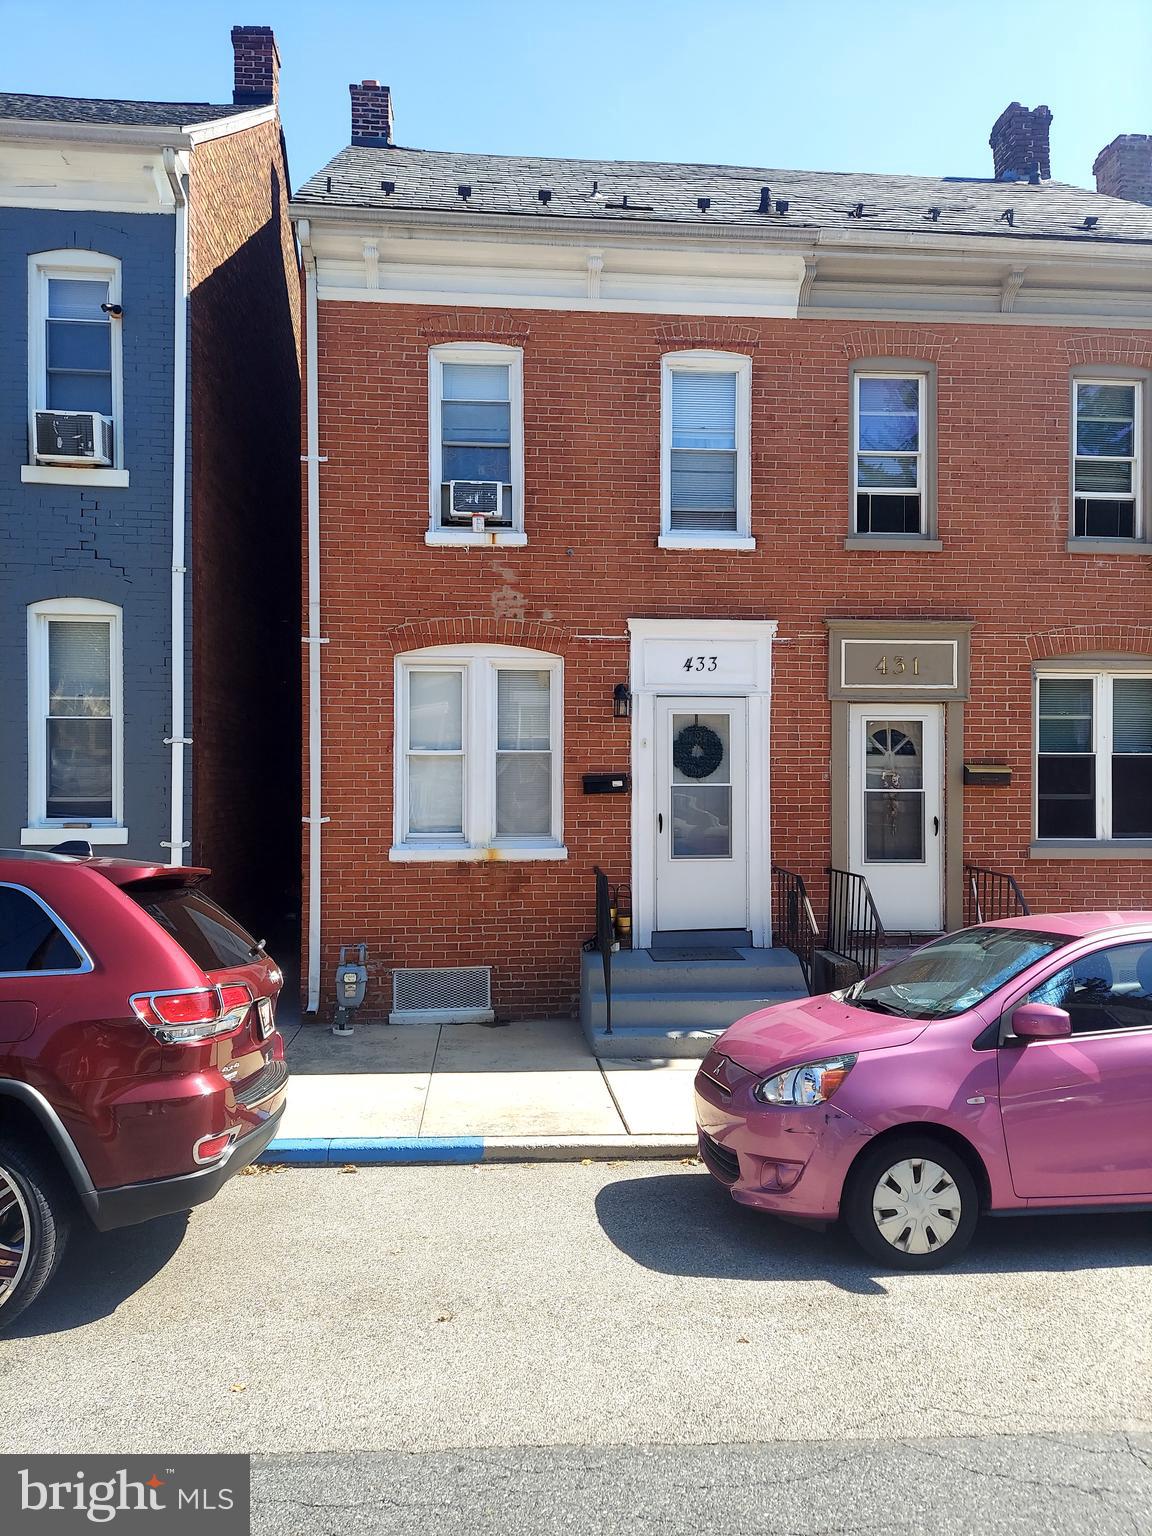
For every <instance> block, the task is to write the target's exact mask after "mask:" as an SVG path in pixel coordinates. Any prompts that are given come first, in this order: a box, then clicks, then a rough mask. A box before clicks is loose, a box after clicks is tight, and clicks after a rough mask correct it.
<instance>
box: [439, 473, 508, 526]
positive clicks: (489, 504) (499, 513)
mask: <svg viewBox="0 0 1152 1536" xmlns="http://www.w3.org/2000/svg"><path fill="white" fill-rule="evenodd" d="M447 485H448V507H447V515H448V516H449V517H450V518H452V519H454V520H455V521H459V522H463V523H468V522H471V521H472V519H473V518H474V517H482V518H483V519H484V520H485V522H489V523H502V522H503V521H504V487H503V485H502V484H501V482H500V481H499V480H449V481H448V482H447Z"/></svg>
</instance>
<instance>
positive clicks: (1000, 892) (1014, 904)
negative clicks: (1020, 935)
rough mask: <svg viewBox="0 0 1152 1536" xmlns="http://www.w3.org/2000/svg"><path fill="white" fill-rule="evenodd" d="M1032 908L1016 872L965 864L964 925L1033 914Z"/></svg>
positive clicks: (968, 925) (967, 926)
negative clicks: (1010, 872)
mask: <svg viewBox="0 0 1152 1536" xmlns="http://www.w3.org/2000/svg"><path fill="white" fill-rule="evenodd" d="M1031 915H1032V908H1031V907H1030V906H1029V905H1028V903H1027V901H1026V900H1025V897H1024V892H1023V891H1022V890H1021V889H1020V885H1019V883H1018V881H1017V879H1016V876H1015V875H1010V874H1008V873H1007V872H1006V871H1005V870H1000V869H985V868H984V867H983V866H982V865H980V864H965V866H964V926H965V927H966V928H970V927H971V926H972V924H973V923H992V922H995V921H996V920H997V919H998V918H1002V917H1031Z"/></svg>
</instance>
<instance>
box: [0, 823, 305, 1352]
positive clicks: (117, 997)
mask: <svg viewBox="0 0 1152 1536" xmlns="http://www.w3.org/2000/svg"><path fill="white" fill-rule="evenodd" d="M66 846H73V845H66ZM74 846H77V847H79V848H80V849H81V850H84V849H85V845H74ZM208 873H209V871H208V870H206V869H180V868H172V867H170V866H168V865H163V864H140V863H135V862H132V861H130V860H127V859H106V858H93V857H91V856H90V855H89V856H84V855H83V852H81V854H80V856H76V855H73V854H72V853H71V852H69V853H62V852H53V853H40V852H33V851H31V850H22V849H21V850H14V851H12V850H4V849H0V1327H2V1326H4V1325H5V1324H7V1323H8V1322H10V1321H11V1320H12V1319H13V1318H14V1317H15V1316H16V1314H17V1313H18V1312H21V1311H23V1309H24V1308H25V1307H26V1306H27V1305H28V1304H29V1303H30V1302H31V1301H32V1300H33V1299H34V1298H35V1297H36V1296H37V1295H38V1294H39V1292H40V1291H41V1290H42V1289H43V1287H44V1286H45V1285H46V1284H47V1282H48V1280H49V1278H50V1277H51V1275H52V1272H53V1270H54V1269H55V1267H56V1264H57V1262H58V1260H59V1258H60V1254H61V1252H62V1250H63V1247H64V1243H65V1240H66V1237H67V1233H68V1228H69V1225H70V1222H71V1221H72V1220H73V1219H74V1214H75V1212H76V1209H77V1206H79V1208H80V1209H82V1210H83V1211H85V1212H86V1213H87V1215H88V1216H89V1217H90V1218H91V1220H92V1221H93V1222H94V1223H95V1224H96V1226H97V1227H98V1228H100V1229H101V1230H102V1231H107V1230H109V1229H110V1228H113V1227H123V1226H128V1225H130V1224H131V1223H133V1222H138V1221H147V1220H149V1219H150V1218H151V1217H153V1216H163V1215H167V1214H169V1213H170V1212H173V1211H183V1210H187V1209H188V1207H189V1206H192V1205H197V1204H199V1203H200V1202H201V1201H203V1200H208V1199H211V1197H212V1196H213V1195H214V1194H215V1193H216V1191H217V1190H218V1189H219V1188H220V1187H221V1185H222V1184H223V1183H224V1182H225V1180H226V1179H228V1178H229V1177H230V1175H232V1174H234V1173H236V1172H237V1171H238V1170H239V1169H241V1168H243V1167H244V1166H245V1165H246V1164H247V1163H250V1162H251V1161H252V1159H253V1158H255V1157H257V1156H258V1155H259V1153H260V1152H261V1151H263V1149H264V1147H265V1146H266V1145H267V1144H268V1142H269V1141H270V1140H271V1139H272V1137H273V1136H274V1135H275V1133H276V1127H277V1124H278V1123H279V1121H280V1117H281V1115H282V1114H283V1112H284V1097H285V1088H286V1085H287V1081H288V1069H287V1067H286V1066H285V1065H284V1042H283V1040H282V1039H281V1037H280V1035H279V1034H278V1032H277V1030H276V1024H275V1018H274V1010H275V1006H276V998H277V995H278V994H279V991H280V988H281V985H282V978H281V975H280V972H279V970H278V969H277V967H276V966H275V964H274V963H273V961H272V960H271V959H269V957H268V956H267V955H266V954H265V953H264V949H263V946H262V945H261V944H260V943H258V942H257V941H256V940H254V939H253V938H252V936H251V934H249V933H246V932H245V931H244V929H243V928H242V927H241V926H240V924H239V923H237V922H236V921H235V919H233V918H231V917H229V915H228V914H227V913H226V912H224V911H223V910H222V909H221V908H220V907H218V906H217V905H216V904H215V902H213V901H210V900H209V899H208V897H207V896H205V895H204V894H203V893H202V892H201V891H200V890H199V889H198V886H199V885H200V883H201V881H202V880H204V878H205V877H206V876H207V875H208Z"/></svg>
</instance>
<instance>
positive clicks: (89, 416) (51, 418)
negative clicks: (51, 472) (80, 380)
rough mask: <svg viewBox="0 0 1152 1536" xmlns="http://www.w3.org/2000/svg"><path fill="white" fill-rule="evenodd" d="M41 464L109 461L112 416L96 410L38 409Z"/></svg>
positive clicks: (37, 422) (37, 439) (38, 445)
mask: <svg viewBox="0 0 1152 1536" xmlns="http://www.w3.org/2000/svg"><path fill="white" fill-rule="evenodd" d="M36 459H37V462H38V463H40V464H111V462H112V418H111V417H110V416H101V415H100V413H99V411H37V412H36Z"/></svg>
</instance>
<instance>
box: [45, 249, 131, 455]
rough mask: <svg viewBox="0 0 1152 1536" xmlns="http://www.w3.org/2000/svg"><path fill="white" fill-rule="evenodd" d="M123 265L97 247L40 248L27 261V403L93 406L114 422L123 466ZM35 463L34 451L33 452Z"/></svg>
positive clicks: (78, 407)
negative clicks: (120, 311) (120, 310)
mask: <svg viewBox="0 0 1152 1536" xmlns="http://www.w3.org/2000/svg"><path fill="white" fill-rule="evenodd" d="M119 304H120V263H119V262H118V261H117V260H116V259H115V258H114V257H111V256H104V255H101V254H100V253H99V252H96V251H81V250H64V251H48V252H42V253H40V254H38V255H35V256H33V257H31V258H30V265H29V326H28V338H29V357H28V404H29V412H30V415H31V417H32V420H31V423H30V426H31V431H32V446H33V449H34V448H35V413H36V412H37V411H94V412H96V413H97V414H99V415H101V416H106V417H108V418H109V420H111V422H112V424H113V426H112V437H113V454H114V459H115V462H116V464H117V465H119V464H120V463H121V453H120V439H121V437H122V425H123V423H122V416H123V409H122V404H121V401H122V394H123V384H122V375H123V367H122V356H121V324H120V320H119V319H118V317H117V316H116V314H115V313H114V312H113V311H114V309H115V308H116V307H118V306H119ZM33 461H34V454H33Z"/></svg>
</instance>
